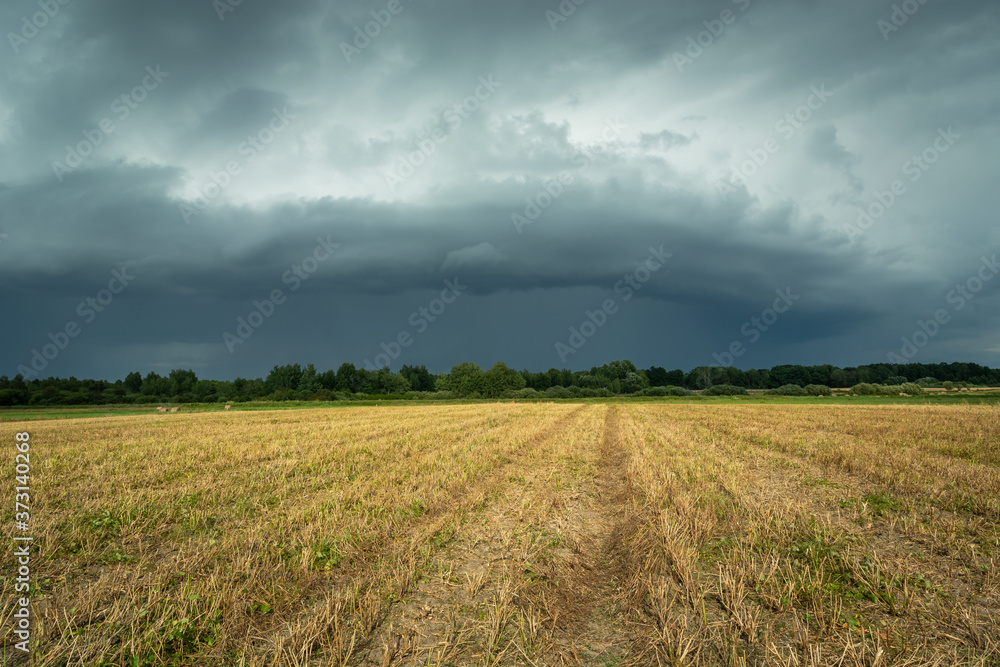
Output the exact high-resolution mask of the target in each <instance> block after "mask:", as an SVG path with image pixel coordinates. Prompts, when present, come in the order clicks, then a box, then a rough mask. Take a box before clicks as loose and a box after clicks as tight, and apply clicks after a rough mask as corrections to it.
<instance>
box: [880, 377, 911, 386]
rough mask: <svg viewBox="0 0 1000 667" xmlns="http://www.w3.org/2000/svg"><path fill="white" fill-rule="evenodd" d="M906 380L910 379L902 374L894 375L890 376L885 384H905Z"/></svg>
mask: <svg viewBox="0 0 1000 667" xmlns="http://www.w3.org/2000/svg"><path fill="white" fill-rule="evenodd" d="M905 382H909V380H907V379H906V378H905V377H903V376H902V375H893V376H892V377H891V378H889V379H888V380H886V381H885V382H884V383H883V384H894V385H901V384H903V383H905Z"/></svg>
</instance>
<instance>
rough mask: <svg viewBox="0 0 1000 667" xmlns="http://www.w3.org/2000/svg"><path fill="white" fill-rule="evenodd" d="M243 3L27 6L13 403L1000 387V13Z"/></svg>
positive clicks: (18, 41)
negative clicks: (290, 372) (737, 384)
mask: <svg viewBox="0 0 1000 667" xmlns="http://www.w3.org/2000/svg"><path fill="white" fill-rule="evenodd" d="M235 2H236V0H216V1H215V2H214V3H213V2H211V1H210V0H174V1H171V2H134V0H133V1H127V2H126V1H125V0H122V1H100V0H93V1H87V2H84V1H83V0H76V1H72V0H42V1H41V2H39V1H38V0H34V1H29V0H7V1H5V2H3V3H2V4H0V26H2V29H3V33H4V34H5V39H4V42H3V44H2V45H0V52H2V56H0V71H2V81H0V295H2V299H3V313H4V317H3V322H4V326H2V327H0V350H2V356H0V374H7V375H10V376H13V375H15V374H16V373H17V372H18V367H19V366H22V367H23V368H29V369H30V368H32V361H33V360H34V369H36V370H38V371H39V374H40V375H41V376H43V377H47V376H49V375H56V376H60V377H68V376H71V375H75V376H77V377H96V378H108V379H114V378H119V377H123V376H124V375H125V374H126V373H128V372H129V371H131V370H138V371H140V372H142V373H143V374H145V373H147V372H149V371H157V372H161V373H164V372H166V371H169V370H170V369H172V368H191V369H193V370H195V371H196V372H197V373H198V375H199V377H208V378H215V379H230V378H233V377H235V376H237V375H242V376H250V377H257V376H263V375H266V374H267V372H268V370H269V369H270V368H271V367H272V366H274V365H275V364H284V363H294V362H299V363H303V364H305V363H315V364H316V365H317V367H318V368H320V370H323V369H326V368H334V369H335V368H336V367H337V366H339V365H340V364H341V363H343V362H353V363H355V364H357V365H359V366H365V365H367V363H371V364H372V365H378V366H380V365H382V363H384V362H386V361H389V362H390V363H389V365H390V366H391V367H392V368H393V370H396V369H398V368H399V367H400V366H401V365H402V364H412V365H419V364H426V365H427V366H428V368H430V369H431V370H432V371H433V372H439V371H446V370H448V369H449V368H450V367H451V366H452V365H454V364H456V363H459V362H461V361H465V360H469V361H474V362H476V363H478V364H480V365H481V366H490V365H492V364H493V363H494V362H495V361H497V360H503V361H505V362H506V363H508V364H509V365H511V366H514V367H516V368H525V367H527V368H531V369H533V370H544V369H548V368H550V367H557V368H564V367H566V368H572V369H575V370H576V369H583V368H589V367H590V366H591V365H595V364H596V365H599V364H601V363H604V362H605V361H609V360H612V359H618V358H629V359H631V360H632V361H633V362H635V363H636V364H637V365H639V366H640V367H648V366H650V365H658V366H665V367H667V368H675V367H679V368H683V369H690V368H692V367H695V366H699V365H708V364H714V363H721V362H726V361H729V358H728V357H727V356H726V355H727V354H728V353H730V352H731V351H735V352H737V354H735V355H734V356H733V357H732V362H733V365H736V366H739V367H742V368H752V367H769V366H771V365H774V364H780V363H802V364H821V363H833V364H837V365H841V366H849V365H857V364H863V363H877V362H882V361H886V360H887V358H888V357H887V355H889V354H896V355H900V357H902V358H908V359H912V361H917V362H928V363H929V362H938V361H974V362H978V363H983V364H988V365H992V366H1000V336H998V333H997V332H998V331H1000V309H998V306H1000V290H998V288H1000V277H997V273H998V271H1000V268H997V267H996V264H995V257H996V255H997V253H998V252H1000V231H998V217H997V204H996V200H997V191H998V185H997V177H998V175H1000V168H998V165H1000V160H998V155H1000V76H998V74H1000V39H998V37H997V35H998V34H1000V4H998V3H996V2H995V1H990V0H948V1H947V2H946V1H945V0H927V1H926V2H923V4H921V3H920V2H917V0H907V1H906V2H897V3H896V4H895V5H894V4H893V3H892V2H888V1H885V0H876V1H873V0H837V1H836V2H834V1H832V0H828V1H825V2H824V1H822V0H769V1H767V2H765V1H762V0H761V1H758V0H732V1H731V0H701V1H698V2H694V1H688V0H680V1H678V2H662V1H661V0H657V1H655V2H653V1H640V0H616V1H615V2H611V1H610V0H584V1H581V0H564V2H562V4H561V5H560V3H559V2H558V1H557V0H550V1H548V2H546V1H544V0H542V1H538V0H531V1H528V0H505V2H482V1H480V0H462V1H459V0H414V1H410V0H393V1H389V0H385V1H383V0H375V1H373V2H365V3H362V2H354V1H338V2H333V1H318V0H286V1H284V2H265V1H264V0H243V1H242V2H241V3H239V4H235ZM577 3H579V4H577ZM859 210H865V211H868V213H869V216H870V217H867V218H865V217H861V215H860V213H859ZM626 276H627V279H626ZM994 278H996V279H994ZM445 281H448V282H447V283H446V282H445ZM630 283H631V285H630ZM276 290H280V294H277V295H275V294H274V293H275V291H276ZM779 293H780V295H779ZM782 295H783V296H782ZM272 296H278V301H279V303H274V302H271V303H270V304H269V303H267V301H271V299H272ZM88 299H91V300H92V301H91V302H89V303H88ZM255 302H256V304H255ZM775 307H777V308H776V310H774V311H769V309H772V308H775ZM421 309H424V313H423V314H422V313H421ZM778 310H781V311H784V312H780V313H779V312H777V311H778ZM588 312H589V313H590V315H588ZM253 313H257V314H256V315H254V314H253ZM240 318H242V323H241V321H240ZM752 318H758V319H757V321H756V322H755V321H754V320H753V319H752ZM761 318H763V319H761ZM935 318H937V319H936V321H934V320H935ZM588 322H589V324H588ZM920 322H923V323H924V324H923V326H921V324H920ZM244 323H245V324H244ZM598 325H600V326H598ZM571 328H572V330H571ZM924 332H926V333H924ZM904 337H905V338H906V339H907V340H908V341H909V346H907V345H905V344H904V341H903V338H904ZM400 339H401V340H402V342H403V343H404V344H405V345H400V344H399V342H397V341H400ZM383 344H384V346H383ZM397 345H398V347H397ZM36 351H37V354H36V353H35V352H36ZM378 354H384V355H385V356H383V357H381V358H378V357H377V356H376V355H378Z"/></svg>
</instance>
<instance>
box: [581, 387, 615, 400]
mask: <svg viewBox="0 0 1000 667" xmlns="http://www.w3.org/2000/svg"><path fill="white" fill-rule="evenodd" d="M580 396H582V397H583V398H606V397H608V396H614V394H613V393H611V390H610V389H607V388H605V387H597V388H593V387H584V388H583V389H581V390H580Z"/></svg>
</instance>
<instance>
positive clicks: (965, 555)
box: [0, 403, 1000, 667]
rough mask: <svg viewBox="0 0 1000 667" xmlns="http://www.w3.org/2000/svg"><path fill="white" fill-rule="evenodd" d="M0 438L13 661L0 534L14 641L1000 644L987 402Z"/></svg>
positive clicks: (7, 433) (562, 406)
mask: <svg viewBox="0 0 1000 667" xmlns="http://www.w3.org/2000/svg"><path fill="white" fill-rule="evenodd" d="M0 431H2V433H0V435H2V438H3V441H4V442H8V443H13V442H14V434H15V433H16V432H19V431H28V432H29V433H30V434H31V475H32V476H31V496H32V497H31V524H32V525H31V534H32V536H33V537H34V539H35V541H34V550H33V552H32V568H31V570H32V571H31V580H32V585H33V589H32V600H33V602H32V609H33V614H34V624H35V625H34V628H33V634H32V648H31V656H32V657H31V660H30V663H28V662H23V661H19V658H18V655H19V652H17V651H15V650H14V649H13V647H12V644H13V642H14V641H15V639H14V638H13V634H12V630H13V627H14V625H15V623H14V620H15V619H14V618H13V617H12V614H13V613H14V610H15V597H16V596H15V594H14V592H13V588H14V578H15V576H16V572H15V570H16V557H15V555H14V549H15V545H14V543H13V542H12V541H11V540H10V539H9V538H8V539H6V540H4V542H3V547H2V562H0V574H2V576H3V591H4V596H3V599H2V604H3V606H2V608H0V643H2V649H0V650H2V654H3V661H2V662H3V664H33V665H87V666H91V665H134V666H136V667H138V666H141V665H147V666H152V665H247V666H250V665H260V666H265V665H373V666H374V665H385V666H390V665H409V664H419V665H428V664H429V665H449V664H450V665H575V664H584V665H603V666H612V665H633V664H635V665H880V666H881V665H998V664H1000V630H998V626H1000V473H998V470H1000V468H998V466H1000V408H998V407H997V406H988V405H983V406H924V405H886V406H851V405H841V404H830V405H802V406H795V405H752V404H747V405H737V404H728V405H727V404H714V405H698V404H682V403H663V404H659V403H647V404H619V405H613V404H599V403H590V404H581V403H530V404H524V403H521V404H501V403H497V404H488V403H483V404H477V405H442V406H392V407H361V408H338V409H322V410H297V411H288V412H282V411H269V412H235V413H233V412H230V413H203V414H184V413H180V414H175V415H169V414H168V415H159V414H151V415H142V416H134V417H133V416H129V417H105V418H94V419H73V420H62V421H42V422H21V423H10V422H8V423H4V424H3V428H2V429H0ZM5 451H7V452H8V454H7V455H6V456H5V459H4V461H3V465H2V466H0V468H2V470H3V479H4V480H5V484H6V485H7V487H8V488H9V489H10V492H11V493H10V494H5V495H10V496H12V494H13V487H14V477H15V471H14V450H13V447H7V448H5ZM12 501H13V498H12V497H10V498H9V499H8V501H5V503H4V505H3V513H2V516H3V523H4V525H5V526H13V522H14V512H13V502H12Z"/></svg>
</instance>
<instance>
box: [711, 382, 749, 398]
mask: <svg viewBox="0 0 1000 667" xmlns="http://www.w3.org/2000/svg"><path fill="white" fill-rule="evenodd" d="M746 393H747V390H746V389H744V388H743V387H734V386H733V385H731V384H716V385H712V386H711V387H709V388H708V389H705V390H704V391H702V392H701V395H702V396H745V395H746Z"/></svg>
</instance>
